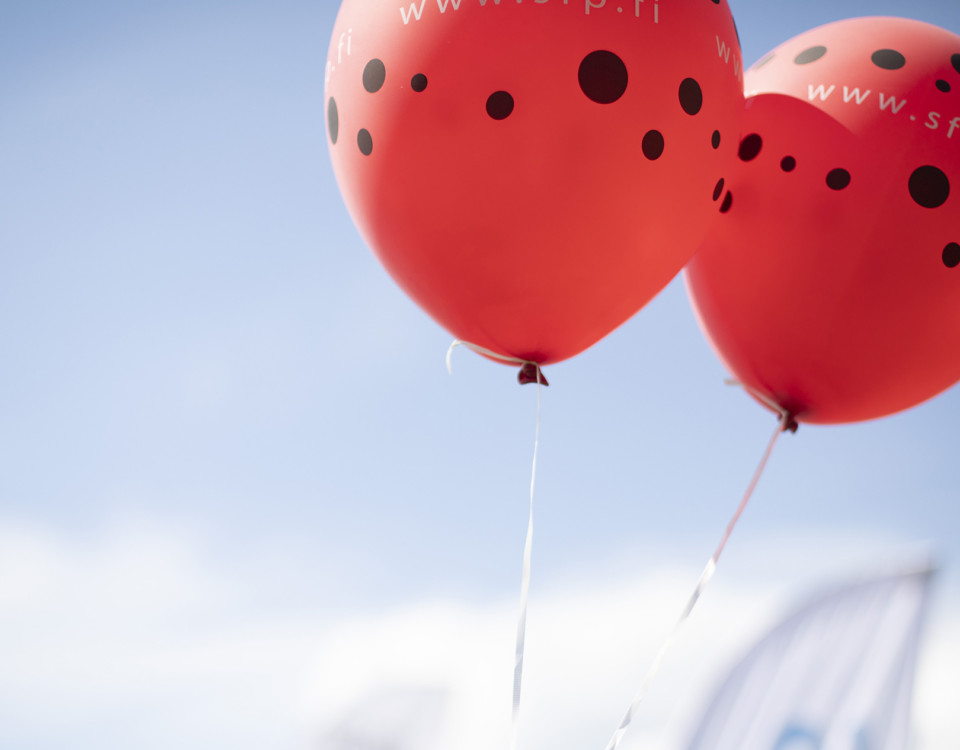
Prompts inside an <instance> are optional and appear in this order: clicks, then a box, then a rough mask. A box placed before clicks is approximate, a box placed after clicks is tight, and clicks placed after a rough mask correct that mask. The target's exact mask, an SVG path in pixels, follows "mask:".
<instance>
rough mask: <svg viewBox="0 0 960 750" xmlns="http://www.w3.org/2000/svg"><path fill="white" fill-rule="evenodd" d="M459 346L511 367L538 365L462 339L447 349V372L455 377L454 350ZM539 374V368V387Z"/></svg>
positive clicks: (538, 370)
mask: <svg viewBox="0 0 960 750" xmlns="http://www.w3.org/2000/svg"><path fill="white" fill-rule="evenodd" d="M458 346H465V347H467V349H471V350H473V351H475V352H476V353H477V354H483V355H484V356H487V357H492V358H493V359H496V360H499V361H500V362H505V363H507V364H510V365H536V364H537V363H536V362H531V361H530V360H528V359H519V358H517V357H511V356H510V355H508V354H500V353H498V352H494V351H491V350H490V349H484V348H483V347H482V346H477V345H476V344H471V343H470V342H469V341H463V340H462V339H454V340H453V343H451V344H450V348H449V349H447V372H448V373H450V374H451V375H453V362H452V361H451V360H452V357H453V350H454V349H456V348H457V347H458ZM539 372H540V368H539V367H537V378H538V380H537V385H539V384H540V382H539V377H540V376H539Z"/></svg>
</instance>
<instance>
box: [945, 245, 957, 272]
mask: <svg viewBox="0 0 960 750" xmlns="http://www.w3.org/2000/svg"><path fill="white" fill-rule="evenodd" d="M942 258H943V265H945V266H946V267H947V268H956V267H957V266H960V245H958V244H957V243H956V242H951V243H949V244H948V245H947V246H946V247H945V248H943V256H942Z"/></svg>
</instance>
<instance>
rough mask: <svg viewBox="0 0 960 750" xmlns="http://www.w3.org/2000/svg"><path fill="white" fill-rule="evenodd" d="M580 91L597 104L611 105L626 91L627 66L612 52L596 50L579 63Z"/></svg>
mask: <svg viewBox="0 0 960 750" xmlns="http://www.w3.org/2000/svg"><path fill="white" fill-rule="evenodd" d="M577 80H578V81H579V82H580V89H581V90H582V91H583V93H584V94H586V96H587V98H588V99H590V100H592V101H595V102H596V103H597V104H611V103H613V102H615V101H616V100H617V99H619V98H620V97H621V96H623V92H624V91H626V90H627V66H626V65H624V64H623V60H621V59H620V58H619V57H617V56H616V55H615V54H613V53H612V52H608V51H607V50H603V49H598V50H596V51H595V52H591V53H590V54H589V55H587V56H586V57H585V58H583V61H582V62H581V63H580V70H579V71H578V73H577Z"/></svg>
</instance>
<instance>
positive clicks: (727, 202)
mask: <svg viewBox="0 0 960 750" xmlns="http://www.w3.org/2000/svg"><path fill="white" fill-rule="evenodd" d="M732 205H733V193H731V192H730V191H729V190H728V191H727V194H726V196H724V199H723V203H721V204H720V213H722V214H725V213H726V212H727V211H729V210H730V206H732Z"/></svg>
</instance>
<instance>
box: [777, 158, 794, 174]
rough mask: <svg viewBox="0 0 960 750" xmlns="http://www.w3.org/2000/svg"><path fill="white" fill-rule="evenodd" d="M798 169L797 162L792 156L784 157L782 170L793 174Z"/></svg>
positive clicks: (781, 165) (781, 162)
mask: <svg viewBox="0 0 960 750" xmlns="http://www.w3.org/2000/svg"><path fill="white" fill-rule="evenodd" d="M796 168H797V160H796V159H794V158H793V157H792V156H784V157H783V158H782V159H781V160H780V169H782V170H783V171H784V172H792V171H793V170H794V169H796Z"/></svg>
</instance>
